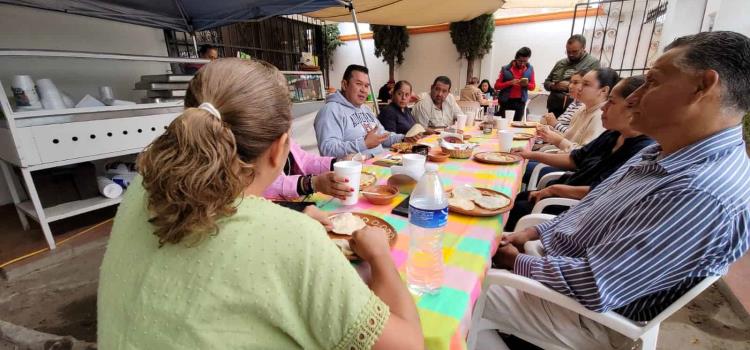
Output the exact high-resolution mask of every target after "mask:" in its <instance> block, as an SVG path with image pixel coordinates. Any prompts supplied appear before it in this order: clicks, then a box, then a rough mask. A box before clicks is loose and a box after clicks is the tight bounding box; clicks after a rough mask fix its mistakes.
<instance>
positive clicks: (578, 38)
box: [568, 34, 586, 47]
mask: <svg viewBox="0 0 750 350" xmlns="http://www.w3.org/2000/svg"><path fill="white" fill-rule="evenodd" d="M574 41H577V42H579V43H581V47H586V37H585V36H583V35H581V34H574V35H571V36H570V38H568V44H570V43H572V42H574Z"/></svg>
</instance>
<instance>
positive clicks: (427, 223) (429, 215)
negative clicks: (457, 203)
mask: <svg viewBox="0 0 750 350" xmlns="http://www.w3.org/2000/svg"><path fill="white" fill-rule="evenodd" d="M409 222H410V223H412V224H414V225H417V226H419V227H423V228H438V227H443V226H445V225H446V224H448V207H445V208H443V209H435V210H425V209H419V208H415V207H414V206H412V205H410V206H409Z"/></svg>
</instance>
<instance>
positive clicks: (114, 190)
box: [96, 176, 122, 198]
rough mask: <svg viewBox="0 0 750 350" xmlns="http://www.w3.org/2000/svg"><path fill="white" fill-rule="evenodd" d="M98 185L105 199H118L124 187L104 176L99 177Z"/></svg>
mask: <svg viewBox="0 0 750 350" xmlns="http://www.w3.org/2000/svg"><path fill="white" fill-rule="evenodd" d="M96 184H97V186H98V187H99V193H101V194H102V196H104V197H107V198H117V197H119V196H120V195H122V187H120V185H118V184H116V183H115V182H114V181H112V180H110V179H108V178H106V177H104V176H97V177H96Z"/></svg>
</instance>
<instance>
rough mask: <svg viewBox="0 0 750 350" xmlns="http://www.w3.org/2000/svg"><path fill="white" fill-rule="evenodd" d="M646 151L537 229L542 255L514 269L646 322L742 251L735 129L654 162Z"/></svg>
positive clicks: (742, 181)
mask: <svg viewBox="0 0 750 350" xmlns="http://www.w3.org/2000/svg"><path fill="white" fill-rule="evenodd" d="M660 151H661V148H660V147H659V145H658V144H654V145H652V146H649V147H646V148H644V149H643V151H641V153H639V154H636V155H635V156H634V157H633V158H631V159H630V160H629V161H628V162H627V163H625V164H624V165H623V166H622V167H621V168H620V169H618V170H617V172H615V173H614V174H613V175H612V176H610V177H609V178H607V179H606V180H605V181H603V182H602V183H601V184H600V185H599V186H598V187H596V188H595V189H594V190H593V191H592V192H591V193H589V195H588V196H586V197H585V198H584V199H583V200H582V201H581V202H580V203H579V204H578V205H577V206H575V207H573V208H571V209H570V210H568V211H567V212H566V213H564V214H562V215H560V216H558V217H556V218H555V219H554V220H551V221H548V222H546V223H544V224H541V225H539V226H537V227H536V228H537V230H538V231H539V235H540V239H541V241H542V243H543V245H544V248H545V250H546V253H547V256H545V257H542V258H539V257H532V256H529V255H525V254H519V255H518V258H517V259H516V262H515V266H514V271H515V272H516V273H518V274H520V275H524V276H527V277H529V278H532V279H535V280H537V281H539V282H542V283H544V284H545V285H547V286H548V287H550V288H552V289H554V290H556V291H558V292H560V293H562V294H565V295H567V296H570V297H573V298H575V299H576V300H578V302H580V303H581V304H582V305H583V306H585V307H587V308H589V309H591V310H593V311H596V312H605V311H609V310H614V311H616V312H618V313H620V314H621V315H623V316H625V317H628V318H630V319H632V320H635V321H647V320H650V319H652V318H653V317H654V316H656V315H657V314H658V313H659V312H661V311H662V310H664V309H665V308H667V307H668V306H669V305H670V304H671V303H672V302H674V301H675V300H676V299H677V298H679V297H680V296H682V295H683V294H684V293H685V292H686V291H687V290H688V289H690V288H691V287H693V286H694V285H695V284H697V283H698V282H699V281H700V280H701V279H703V278H704V277H706V276H717V275H722V274H725V273H726V272H727V269H728V267H729V264H731V263H732V262H734V261H735V260H737V259H738V258H739V257H740V256H742V254H743V253H744V252H745V251H746V250H747V249H748V244H750V242H749V241H750V238H749V237H748V234H750V160H748V156H747V154H746V151H745V145H744V143H743V141H742V128H741V127H740V126H736V127H733V128H729V129H725V130H723V131H721V132H719V133H716V134H714V135H712V136H710V137H708V138H705V139H703V140H701V141H698V142H696V143H694V144H692V145H689V146H686V147H684V148H682V149H680V150H678V151H677V152H674V153H672V154H669V155H667V156H664V157H660V155H659V153H660Z"/></svg>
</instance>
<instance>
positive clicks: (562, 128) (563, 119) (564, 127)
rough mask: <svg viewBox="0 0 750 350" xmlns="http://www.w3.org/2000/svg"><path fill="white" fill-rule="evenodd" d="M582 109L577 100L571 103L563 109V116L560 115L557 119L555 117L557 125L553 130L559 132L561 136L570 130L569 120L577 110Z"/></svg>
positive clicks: (580, 103) (582, 106) (581, 104)
mask: <svg viewBox="0 0 750 350" xmlns="http://www.w3.org/2000/svg"><path fill="white" fill-rule="evenodd" d="M581 108H584V105H583V103H582V102H579V101H577V100H575V101H573V102H571V103H570V104H569V105H568V108H566V109H565V112H563V114H560V116H559V117H557V124H555V130H557V131H559V132H560V133H561V134H564V133H565V132H566V131H568V129H569V128H570V118H572V117H573V114H575V113H576V112H578V110H579V109H581Z"/></svg>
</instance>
